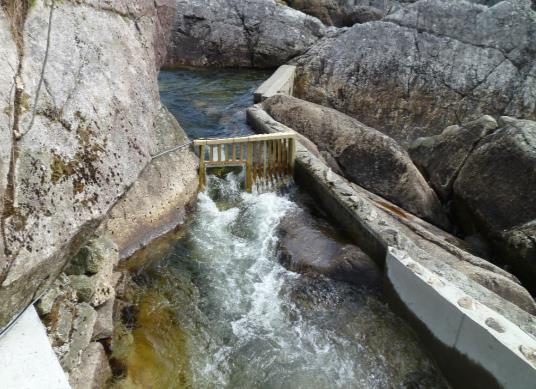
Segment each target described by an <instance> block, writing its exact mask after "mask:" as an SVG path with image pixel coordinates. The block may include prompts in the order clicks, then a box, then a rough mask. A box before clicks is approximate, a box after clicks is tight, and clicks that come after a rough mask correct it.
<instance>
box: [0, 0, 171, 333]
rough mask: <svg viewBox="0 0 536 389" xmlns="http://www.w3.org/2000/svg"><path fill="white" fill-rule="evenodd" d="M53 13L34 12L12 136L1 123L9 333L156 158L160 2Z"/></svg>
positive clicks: (4, 314) (2, 264)
mask: <svg viewBox="0 0 536 389" xmlns="http://www.w3.org/2000/svg"><path fill="white" fill-rule="evenodd" d="M156 3H157V5H158V4H164V3H163V2H156ZM46 4H47V5H45V2H44V1H42V0H37V1H35V2H34V4H33V5H32V7H31V8H30V10H29V13H28V17H27V20H26V23H25V27H24V31H22V35H23V37H24V45H23V48H22V50H23V52H22V53H21V54H22V66H21V69H20V74H19V77H18V79H19V80H20V82H19V90H18V93H17V98H16V99H15V100H16V104H15V107H14V109H13V112H16V113H17V115H16V117H15V118H14V119H15V120H13V121H12V125H11V126H10V127H7V126H6V122H5V120H4V119H5V117H6V114H5V113H6V112H8V111H9V109H4V107H3V108H2V112H1V113H0V115H2V120H1V121H0V123H1V124H0V128H1V136H3V137H5V136H7V139H3V141H2V142H1V143H2V149H1V150H0V152H1V155H0V157H1V158H4V160H2V162H3V163H2V164H1V165H2V168H1V169H2V170H1V173H2V174H3V175H2V178H1V179H0V183H2V184H1V185H0V187H2V188H4V187H7V188H8V189H9V190H7V191H5V193H4V196H3V198H4V204H3V206H4V211H3V214H2V219H1V222H2V223H1V229H2V231H1V232H0V233H1V234H2V237H3V239H2V242H3V245H4V246H5V247H4V249H3V250H2V256H1V259H0V283H1V284H0V285H1V286H0V301H2V304H1V305H0V326H2V325H4V324H5V323H6V322H7V321H8V320H9V318H10V317H11V316H12V315H13V314H14V313H15V312H17V311H19V310H20V309H21V308H23V307H24V306H25V305H27V304H28V303H29V302H30V301H31V300H32V299H33V298H34V296H37V295H38V294H39V293H40V292H41V291H43V290H45V289H46V287H47V285H48V284H49V283H50V282H52V280H53V279H54V278H55V277H56V276H57V274H58V273H59V272H60V270H61V268H62V267H63V265H64V264H65V262H66V261H67V259H68V258H69V257H70V256H71V255H72V254H73V253H75V252H76V251H77V250H78V249H79V247H80V246H81V244H82V243H83V242H84V241H85V240H86V239H87V238H88V237H89V236H90V235H91V233H92V232H93V230H94V229H95V228H96V226H97V225H98V224H99V222H100V220H101V219H102V218H103V216H104V215H105V214H106V213H107V211H108V210H109V209H110V207H111V206H112V205H113V204H114V203H115V202H116V201H117V200H118V198H119V197H120V196H122V195H123V194H124V193H125V191H126V190H127V189H128V187H129V186H130V185H131V184H132V182H134V181H135V180H136V178H137V177H138V174H139V173H140V172H141V170H142V169H143V168H144V167H145V165H146V163H147V162H148V161H149V160H150V154H151V149H152V148H153V143H154V138H155V135H154V132H155V131H154V119H155V116H156V115H157V113H158V109H159V106H160V103H159V96H158V87H157V78H156V72H157V69H156V62H157V60H156V57H155V55H156V54H155V49H154V39H155V34H156V32H155V26H156V24H157V23H158V22H157V21H156V18H157V12H156V8H155V2H154V1H149V0H139V1H135V2H122V1H113V2H100V1H87V2H70V1H63V2H55V3H54V4H55V6H54V11H53V12H52V11H51V7H50V5H48V4H51V2H47V3H46ZM49 20H51V24H50V35H49ZM5 25H6V22H5V18H4V16H3V14H1V16H0V35H1V36H2V48H1V49H0V50H2V56H1V59H0V66H2V69H1V70H2V71H1V72H0V73H1V74H2V75H1V76H0V83H2V85H1V88H0V89H2V92H0V93H2V96H0V98H1V99H2V100H1V101H2V104H5V103H4V101H5V100H6V99H7V100H9V94H8V95H5V93H6V92H5V91H6V90H9V88H10V87H11V84H12V81H11V82H10V81H9V78H11V79H12V80H13V78H14V77H13V70H10V69H11V68H12V67H13V65H16V63H12V62H13V58H15V57H14V54H13V52H12V51H13V49H12V48H13V43H12V39H10V37H9V36H8V35H6V34H7V32H6V27H5ZM4 38H5V39H4ZM15 55H16V54H15ZM6 59H7V61H8V63H9V64H6ZM45 59H46V60H45ZM13 69H15V71H16V70H17V67H16V66H15V67H13ZM10 72H11V73H10ZM5 77H7V78H5ZM5 83H7V84H6V85H4V84H5ZM4 87H5V88H4ZM10 148H12V150H13V153H11V155H10V160H9V161H8V160H6V155H7V154H6V153H7V152H8V151H9V149H10ZM4 162H5V163H4ZM6 174H7V176H6ZM6 177H7V178H6ZM4 184H5V185H4ZM2 190H3V189H2Z"/></svg>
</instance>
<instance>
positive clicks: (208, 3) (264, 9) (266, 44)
mask: <svg viewBox="0 0 536 389" xmlns="http://www.w3.org/2000/svg"><path fill="white" fill-rule="evenodd" d="M324 35H325V27H324V25H323V24H322V23H321V22H320V21H319V20H318V19H316V18H313V17H311V16H308V15H305V14H304V13H302V12H299V11H296V10H294V9H292V8H288V7H286V6H283V5H281V4H278V3H277V2H275V1H274V0H193V1H191V0H179V1H177V16H176V18H175V22H174V26H173V35H172V41H171V45H170V47H169V50H168V56H167V59H166V65H168V66H173V65H195V66H207V65H216V66H242V67H243V66H247V67H259V68H263V67H274V66H278V65H282V64H284V63H285V62H287V61H288V60H289V59H291V58H293V57H295V56H297V55H300V54H303V53H304V52H305V51H306V50H307V49H309V47H311V45H313V43H315V42H316V41H317V40H318V39H320V38H321V37H322V36H324Z"/></svg>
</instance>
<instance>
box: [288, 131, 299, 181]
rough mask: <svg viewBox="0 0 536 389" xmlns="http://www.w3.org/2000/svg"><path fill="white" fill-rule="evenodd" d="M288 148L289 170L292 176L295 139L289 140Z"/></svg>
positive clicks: (294, 158)
mask: <svg viewBox="0 0 536 389" xmlns="http://www.w3.org/2000/svg"><path fill="white" fill-rule="evenodd" d="M289 142H290V147H289V154H290V155H289V164H288V165H289V168H290V174H292V175H294V161H295V160H296V142H297V141H296V138H295V137H292V138H289Z"/></svg>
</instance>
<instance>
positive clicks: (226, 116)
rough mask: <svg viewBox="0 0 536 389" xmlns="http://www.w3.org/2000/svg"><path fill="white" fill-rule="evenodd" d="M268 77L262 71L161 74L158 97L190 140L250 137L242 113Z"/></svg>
mask: <svg viewBox="0 0 536 389" xmlns="http://www.w3.org/2000/svg"><path fill="white" fill-rule="evenodd" d="M269 75H270V72H267V71H262V70H232V69H227V70H226V69H195V70H194V69H182V70H179V71H162V72H161V73H160V77H159V82H160V97H161V99H162V102H163V103H164V104H165V105H166V107H168V109H169V110H170V111H171V112H172V113H173V115H175V117H176V118H177V120H178V121H179V123H180V124H181V125H182V127H183V128H184V129H185V131H186V133H187V134H188V136H189V137H190V138H192V139H197V138H218V137H230V136H241V135H247V134H251V132H252V131H251V129H250V128H249V127H248V125H247V124H246V112H245V109H246V108H247V107H249V106H250V105H251V104H253V92H254V91H255V89H257V87H258V86H259V85H260V84H262V82H263V81H264V80H266V79H267V78H268V77H269Z"/></svg>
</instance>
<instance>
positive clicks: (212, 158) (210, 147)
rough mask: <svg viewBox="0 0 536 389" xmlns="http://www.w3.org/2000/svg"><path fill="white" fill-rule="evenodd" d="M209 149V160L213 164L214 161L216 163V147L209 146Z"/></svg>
mask: <svg viewBox="0 0 536 389" xmlns="http://www.w3.org/2000/svg"><path fill="white" fill-rule="evenodd" d="M208 147H209V149H208V154H209V156H208V157H209V158H208V160H209V161H210V162H212V161H214V146H212V145H211V146H208Z"/></svg>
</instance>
